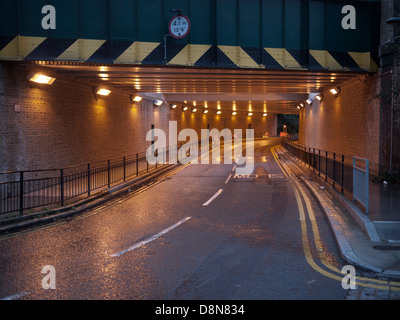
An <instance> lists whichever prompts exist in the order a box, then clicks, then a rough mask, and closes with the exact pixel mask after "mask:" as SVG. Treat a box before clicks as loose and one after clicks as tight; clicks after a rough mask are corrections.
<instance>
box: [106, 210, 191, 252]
mask: <svg viewBox="0 0 400 320" xmlns="http://www.w3.org/2000/svg"><path fill="white" fill-rule="evenodd" d="M191 218H192V217H186V218H184V219H182V220H180V221H179V222H177V223H175V224H174V225H172V226H170V227H169V228H167V229H164V230H163V231H161V232H159V233H157V234H155V235H154V236H152V237H150V238H148V239H146V240H143V241H140V242H139V243H136V244H134V245H133V246H131V247H129V248H128V249H125V250H122V251H120V252H118V253H115V254H112V255H111V256H112V257H119V256H121V255H123V254H124V253H127V252H129V251H132V250H135V249H137V248H140V247H142V246H144V245H146V244H148V243H149V242H152V241H154V240H157V239H158V238H160V237H161V236H163V235H164V234H166V233H168V232H169V231H171V230H172V229H175V228H176V227H178V226H180V225H181V224H183V223H185V222H186V221H188V220H190V219H191Z"/></svg>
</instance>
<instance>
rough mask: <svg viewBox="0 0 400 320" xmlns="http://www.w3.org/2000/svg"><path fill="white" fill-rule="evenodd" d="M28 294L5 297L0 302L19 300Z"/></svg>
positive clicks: (20, 293)
mask: <svg viewBox="0 0 400 320" xmlns="http://www.w3.org/2000/svg"><path fill="white" fill-rule="evenodd" d="M28 294H29V292H19V293H17V294H14V295H13V296H9V297H5V298H2V299H0V300H17V299H19V298H22V297H25V296H27V295H28Z"/></svg>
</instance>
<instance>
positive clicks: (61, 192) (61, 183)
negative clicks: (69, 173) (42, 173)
mask: <svg viewBox="0 0 400 320" xmlns="http://www.w3.org/2000/svg"><path fill="white" fill-rule="evenodd" d="M60 202H61V207H64V169H60Z"/></svg>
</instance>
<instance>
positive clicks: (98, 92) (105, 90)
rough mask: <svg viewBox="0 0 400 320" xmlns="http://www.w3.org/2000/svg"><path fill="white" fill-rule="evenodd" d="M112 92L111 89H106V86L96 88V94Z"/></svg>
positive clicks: (104, 94)
mask: <svg viewBox="0 0 400 320" xmlns="http://www.w3.org/2000/svg"><path fill="white" fill-rule="evenodd" d="M110 93H111V90H108V89H105V88H98V89H97V90H96V94H98V95H100V96H108V95H109V94H110Z"/></svg>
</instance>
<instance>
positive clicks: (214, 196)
mask: <svg viewBox="0 0 400 320" xmlns="http://www.w3.org/2000/svg"><path fill="white" fill-rule="evenodd" d="M222 191H224V189H219V190H218V191H217V192H216V193H215V194H214V195H213V196H212V197H211V198H210V199H209V200H208V201H207V202H204V203H203V206H208V205H209V204H210V203H211V201H213V200H214V199H215V198H216V197H218V196H219V195H220V194H221V192H222Z"/></svg>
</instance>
